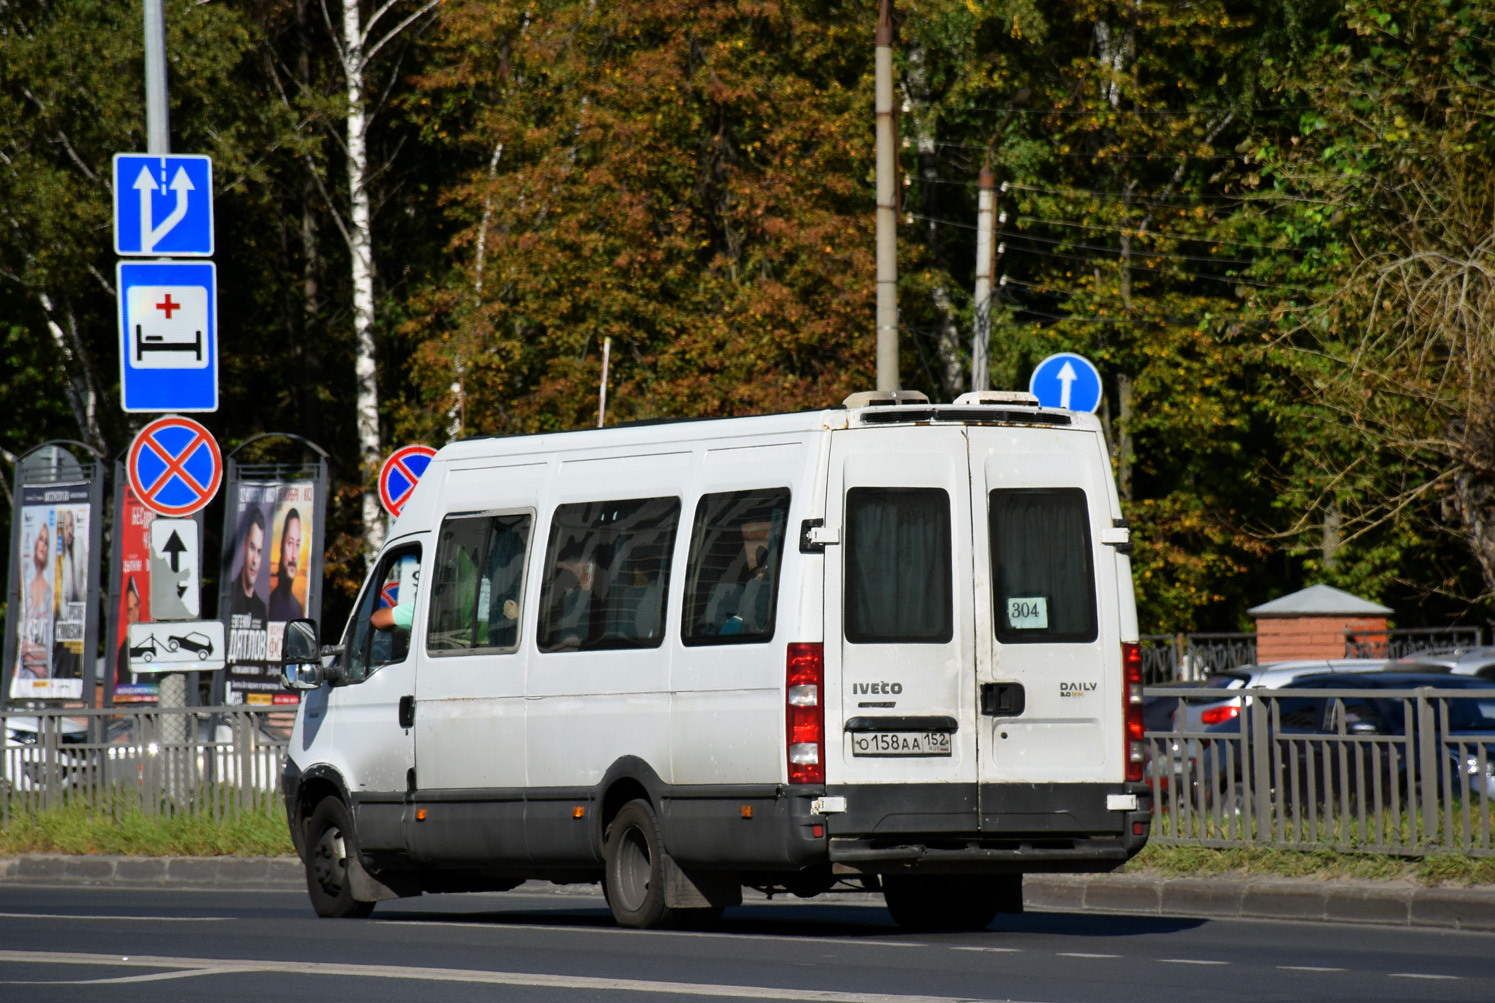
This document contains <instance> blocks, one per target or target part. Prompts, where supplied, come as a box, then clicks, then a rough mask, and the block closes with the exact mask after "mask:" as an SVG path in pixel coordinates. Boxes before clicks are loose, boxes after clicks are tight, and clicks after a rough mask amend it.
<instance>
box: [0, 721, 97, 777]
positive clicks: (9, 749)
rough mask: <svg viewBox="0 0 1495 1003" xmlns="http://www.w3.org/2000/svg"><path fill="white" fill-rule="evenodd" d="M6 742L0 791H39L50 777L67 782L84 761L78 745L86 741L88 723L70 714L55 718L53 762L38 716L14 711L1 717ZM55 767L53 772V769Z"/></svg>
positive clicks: (0, 754)
mask: <svg viewBox="0 0 1495 1003" xmlns="http://www.w3.org/2000/svg"><path fill="white" fill-rule="evenodd" d="M3 721H4V723H5V746H4V751H3V753H0V756H3V762H0V795H4V794H8V793H10V792H11V791H38V790H41V789H43V788H44V787H45V786H46V785H47V783H48V780H49V778H55V780H56V782H57V783H60V784H62V785H63V786H66V785H67V784H68V783H69V782H70V780H71V778H72V776H73V774H74V773H75V772H76V771H77V770H78V769H79V768H80V767H81V766H83V764H84V756H83V754H82V751H81V750H80V749H78V748H77V747H78V746H81V745H84V744H85V743H86V742H87V741H88V726H87V725H86V724H85V723H84V722H82V721H79V720H75V719H73V718H66V717H65V718H58V719H57V722H58V723H57V727H58V729H59V735H58V748H57V755H56V759H55V764H54V762H50V761H49V759H48V756H47V749H46V744H45V742H44V740H43V739H44V736H43V725H42V722H41V719H40V718H37V717H31V716H25V715H13V716H9V717H5V718H3ZM53 771H55V772H53Z"/></svg>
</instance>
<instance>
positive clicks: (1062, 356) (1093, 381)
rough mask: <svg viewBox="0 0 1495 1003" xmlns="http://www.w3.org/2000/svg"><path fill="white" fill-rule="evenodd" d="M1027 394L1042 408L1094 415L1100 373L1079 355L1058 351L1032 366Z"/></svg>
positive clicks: (1099, 391)
mask: <svg viewBox="0 0 1495 1003" xmlns="http://www.w3.org/2000/svg"><path fill="white" fill-rule="evenodd" d="M1028 392H1029V393H1031V394H1033V395H1034V396H1035V397H1037V398H1038V403H1040V404H1042V405H1043V406H1044V407H1062V408H1065V409H1067V410H1070V411H1089V412H1091V413H1092V414H1094V413H1095V409H1096V408H1098V407H1100V399H1101V383H1100V370H1098V369H1096V368H1095V365H1094V364H1093V363H1092V362H1091V361H1090V360H1089V359H1087V358H1085V357H1084V356H1083V355H1076V354H1075V353H1074V352H1059V353H1057V354H1055V355H1050V356H1049V357H1048V358H1047V359H1044V360H1043V361H1042V362H1040V363H1039V364H1038V365H1037V366H1035V367H1033V375H1032V377H1030V378H1029V380H1028Z"/></svg>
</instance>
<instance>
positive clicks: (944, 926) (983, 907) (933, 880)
mask: <svg viewBox="0 0 1495 1003" xmlns="http://www.w3.org/2000/svg"><path fill="white" fill-rule="evenodd" d="M882 894H883V899H884V900H885V901H886V902H887V904H888V912H890V913H892V914H893V920H894V922H896V923H897V924H898V925H899V926H901V927H903V928H904V929H905V930H917V931H921V932H930V931H955V930H984V929H985V928H986V927H987V925H988V924H990V923H991V921H992V920H993V919H995V918H996V915H997V913H999V912H1022V911H1023V876H1022V875H1021V874H997V875H988V876H984V877H978V876H974V875H964V874H936V875H912V874H888V875H884V876H883V879H882Z"/></svg>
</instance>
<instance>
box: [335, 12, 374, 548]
mask: <svg viewBox="0 0 1495 1003" xmlns="http://www.w3.org/2000/svg"><path fill="white" fill-rule="evenodd" d="M342 58H343V70H344V73H343V76H344V77H345V78H346V79H347V84H348V199H349V211H348V252H349V257H350V258H351V259H352V269H353V275H352V278H353V343H354V348H353V351H354V361H353V376H354V380H355V384H356V387H357V403H356V410H355V415H356V423H357V424H356V431H357V435H358V460H359V466H360V467H361V469H362V472H363V474H364V476H365V478H368V477H371V476H372V475H373V472H374V471H375V470H377V469H378V468H379V461H380V458H381V450H380V445H379V381H378V366H377V357H376V355H375V349H374V254H373V224H372V219H371V216H372V214H371V211H370V208H369V190H368V166H369V157H368V126H369V119H368V107H367V97H366V95H365V94H364V88H363V73H364V70H365V69H366V68H367V64H368V59H367V56H366V55H365V54H364V37H363V21H362V17H361V13H360V11H359V7H358V0H344V3H343V53H342ZM363 542H364V550H365V553H366V554H368V555H370V556H372V555H373V554H374V553H375V552H376V551H378V549H379V548H380V547H382V546H383V545H384V517H383V513H382V512H381V511H380V509H379V497H378V493H377V492H376V491H375V490H374V489H373V488H372V486H370V487H368V488H366V489H365V491H364V493H363Z"/></svg>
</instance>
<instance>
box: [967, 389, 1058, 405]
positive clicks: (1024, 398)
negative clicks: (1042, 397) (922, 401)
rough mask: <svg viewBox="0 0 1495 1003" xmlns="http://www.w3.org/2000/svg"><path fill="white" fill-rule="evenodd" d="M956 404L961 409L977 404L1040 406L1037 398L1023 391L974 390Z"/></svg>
mask: <svg viewBox="0 0 1495 1003" xmlns="http://www.w3.org/2000/svg"><path fill="white" fill-rule="evenodd" d="M955 403H956V404H957V405H958V406H960V407H970V406H973V405H977V404H1005V405H1007V406H1008V407H1011V406H1013V405H1014V404H1015V405H1017V406H1018V407H1038V406H1039V405H1038V398H1037V397H1035V396H1033V395H1032V394H1025V393H1023V392H1022V391H1021V390H972V391H971V392H970V393H968V394H961V395H960V396H959V397H957V398H955Z"/></svg>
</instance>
